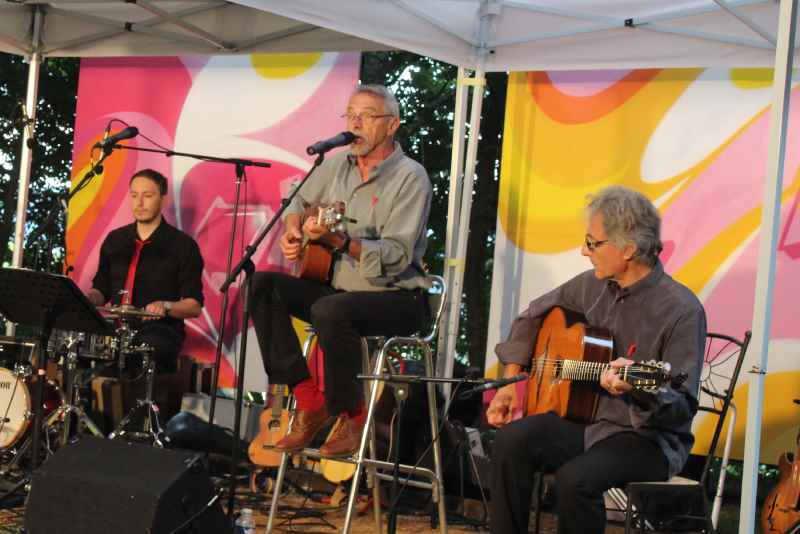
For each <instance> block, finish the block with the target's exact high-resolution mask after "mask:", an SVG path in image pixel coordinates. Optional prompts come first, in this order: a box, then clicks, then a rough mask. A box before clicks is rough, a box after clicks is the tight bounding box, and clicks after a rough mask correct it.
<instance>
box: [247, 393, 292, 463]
mask: <svg viewBox="0 0 800 534" xmlns="http://www.w3.org/2000/svg"><path fill="white" fill-rule="evenodd" d="M285 389H286V386H284V385H283V384H274V385H270V392H269V397H270V406H268V407H267V408H264V411H262V412H261V416H260V417H259V419H258V434H257V435H256V437H255V438H253V441H251V442H250V447H249V448H248V450H247V452H248V454H249V456H250V461H251V462H253V463H254V464H256V465H261V466H264V467H277V466H279V465H280V464H281V453H279V452H277V451H276V450H275V444H276V443H277V442H278V440H280V439H281V438H282V437H283V436H285V435H286V432H287V430H288V428H289V411H288V410H286V409H285V408H284V406H283V397H284V391H285Z"/></svg>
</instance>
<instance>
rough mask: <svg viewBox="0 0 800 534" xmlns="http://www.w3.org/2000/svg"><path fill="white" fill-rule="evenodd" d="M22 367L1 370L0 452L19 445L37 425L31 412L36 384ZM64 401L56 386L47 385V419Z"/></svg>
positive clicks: (45, 399) (49, 382)
mask: <svg viewBox="0 0 800 534" xmlns="http://www.w3.org/2000/svg"><path fill="white" fill-rule="evenodd" d="M29 374H30V373H25V372H23V371H22V369H21V368H20V367H18V368H17V369H16V370H15V371H10V370H8V369H5V368H0V450H2V449H7V448H8V447H12V446H14V445H15V444H16V443H17V442H19V441H20V440H21V439H22V437H23V436H24V435H25V433H26V432H27V431H28V427H29V426H30V425H31V423H32V422H33V413H32V411H31V406H32V402H31V401H32V400H33V391H34V387H35V383H34V382H33V380H32V379H31V378H30V376H29ZM62 402H63V399H62V397H61V393H60V392H59V390H58V388H57V387H56V386H55V384H54V383H53V382H51V381H49V380H48V381H47V382H45V384H44V401H43V402H42V407H43V409H44V412H43V413H44V417H47V416H49V415H50V414H51V413H53V411H54V410H56V409H57V408H58V407H59V406H60V405H61V404H62Z"/></svg>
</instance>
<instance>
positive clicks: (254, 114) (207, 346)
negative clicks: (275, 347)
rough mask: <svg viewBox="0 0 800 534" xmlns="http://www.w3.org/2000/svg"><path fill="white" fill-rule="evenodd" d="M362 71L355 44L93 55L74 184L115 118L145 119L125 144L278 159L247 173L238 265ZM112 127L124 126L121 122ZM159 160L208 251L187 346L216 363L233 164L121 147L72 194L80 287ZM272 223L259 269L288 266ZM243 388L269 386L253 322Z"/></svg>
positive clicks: (73, 259)
mask: <svg viewBox="0 0 800 534" xmlns="http://www.w3.org/2000/svg"><path fill="white" fill-rule="evenodd" d="M358 70H359V55H358V54H356V53H344V54H333V53H316V54H281V55H251V56H219V57H171V58H113V59H85V60H83V62H82V64H81V72H80V83H79V87H78V108H77V119H76V123H75V148H74V154H73V160H74V164H73V165H74V168H73V174H72V183H73V185H74V184H76V183H77V181H78V180H79V179H80V178H81V177H82V176H83V175H84V173H85V172H86V170H87V169H88V167H89V161H90V155H91V151H90V149H91V147H92V145H93V144H94V143H95V142H97V141H98V140H99V139H101V137H102V135H103V131H104V130H105V128H106V125H107V124H108V122H109V121H110V120H111V119H112V118H116V119H120V120H123V121H125V122H127V123H128V124H131V125H134V126H137V127H138V128H139V131H140V136H139V137H137V138H136V139H133V140H131V141H125V143H127V144H130V145H132V146H137V147H145V148H154V147H155V146H156V145H160V146H163V147H166V148H169V149H172V150H175V151H181V152H188V153H197V154H207V155H214V156H224V157H241V158H250V159H255V160H258V161H269V162H271V163H272V168H270V169H261V168H258V169H256V168H253V169H248V171H247V180H246V182H245V183H244V184H243V185H242V196H241V202H242V207H241V211H240V213H241V215H240V219H239V221H240V223H239V224H240V230H241V228H242V226H243V228H244V230H243V232H242V231H239V233H238V237H237V238H236V240H235V249H234V263H235V262H236V261H237V260H238V258H239V257H240V256H241V253H242V251H243V249H244V247H245V246H246V245H248V244H249V243H250V242H251V240H252V239H253V238H254V237H255V235H256V234H257V233H258V231H259V230H260V229H261V228H262V227H263V226H264V225H266V224H267V222H268V221H269V219H270V218H271V217H272V215H273V213H274V212H275V210H276V209H277V208H278V206H279V202H280V199H281V198H282V196H284V195H285V194H286V193H287V191H288V189H289V188H290V186H291V185H292V184H293V183H294V182H295V181H298V180H299V179H301V178H302V176H303V175H304V174H305V171H307V170H308V169H309V168H310V166H311V158H309V157H308V156H306V154H305V147H306V146H307V145H309V144H311V143H312V142H314V141H316V140H318V139H320V138H325V137H329V136H331V135H333V134H335V133H338V132H339V131H341V130H343V129H344V127H345V124H344V122H343V121H342V120H341V119H340V118H339V115H340V114H341V113H343V111H344V108H345V107H346V103H347V98H348V96H349V94H350V92H351V91H352V89H353V87H354V85H355V83H356V81H357V79H358ZM114 128H115V130H118V129H121V126H120V125H119V124H115V125H114ZM146 167H150V168H154V169H156V170H158V171H160V172H162V173H163V174H165V175H166V176H167V177H168V178H169V179H170V192H169V196H168V201H167V204H166V206H165V209H164V214H165V217H166V218H167V220H168V221H169V222H170V223H172V224H174V225H176V226H177V227H178V228H180V229H181V230H183V231H185V232H187V233H189V234H190V235H192V236H193V237H194V238H195V239H196V240H197V241H198V243H199V245H200V250H201V252H202V254H203V257H204V259H205V270H204V271H203V287H204V291H205V299H206V301H205V308H204V310H203V315H202V316H201V317H199V318H197V319H192V320H189V321H187V333H188V338H187V341H186V343H185V345H184V349H183V352H185V353H188V354H192V355H194V356H195V357H197V358H199V359H201V360H205V361H212V360H213V358H214V353H215V349H216V344H217V339H218V335H217V329H218V326H219V322H220V321H219V319H220V317H219V315H220V312H221V302H222V295H221V294H220V292H219V291H218V288H219V286H220V284H221V282H222V281H223V280H224V279H225V269H226V265H227V256H228V247H229V243H230V230H231V226H232V224H233V217H232V214H233V205H234V197H235V195H234V193H235V173H234V167H233V166H231V165H223V164H218V163H208V162H200V161H197V160H194V159H189V158H183V157H172V158H167V157H165V156H162V155H155V154H148V153H145V152H135V151H125V150H118V151H115V152H114V153H113V154H112V156H111V157H110V158H108V159H107V160H106V164H105V170H104V173H103V174H102V175H101V176H98V177H97V178H95V179H94V180H93V181H92V182H91V184H90V185H89V187H87V188H86V189H85V190H83V191H81V192H79V193H78V194H77V195H76V196H75V197H74V198H73V199H72V202H71V203H70V206H69V216H68V228H67V249H68V255H67V261H68V264H69V265H72V266H74V267H75V271H74V272H73V275H72V276H73V278H74V279H75V281H76V282H77V283H78V285H79V286H80V287H81V288H84V289H87V288H89V287H90V286H91V279H92V277H93V276H94V273H95V270H96V268H97V257H98V251H99V249H100V245H101V243H102V240H103V238H104V237H105V235H106V234H107V233H108V232H109V230H111V229H113V228H116V227H118V226H121V225H124V224H128V223H130V222H131V221H132V217H131V214H130V210H129V208H128V205H127V202H126V194H127V189H128V179H129V178H130V176H131V175H132V174H133V172H135V171H136V170H138V169H141V168H146ZM280 231H281V228H280V226H278V227H276V229H275V230H273V232H272V233H271V235H270V236H268V238H267V239H266V240H265V242H264V243H263V244H262V246H261V247H260V248H259V249H258V252H257V253H256V255H255V256H254V260H255V263H256V266H257V268H259V269H266V268H272V269H286V267H287V266H286V265H284V263H283V260H282V257H281V256H280V253H279V252H278V251H277V247H275V249H274V250H273V247H272V246H271V245H272V243H273V242H274V241H275V239H276V236H278V235H279V232H280ZM238 296H239V293H238V287H237V286H236V285H234V286H232V288H231V290H230V302H231V306H229V312H228V319H227V325H228V328H227V329H226V331H227V335H226V337H225V339H224V347H225V356H226V358H225V361H224V362H223V363H224V365H223V369H222V375H221V380H222V383H223V385H229V384H231V383H232V378H233V369H234V368H235V365H234V360H235V354H236V353H237V352H238V347H239V339H240V335H241V333H242V325H241V321H240V310H241V307H240V306H239V299H238ZM247 363H248V365H247V370H246V376H245V386H246V387H247V388H248V389H251V390H263V389H264V387H265V384H266V382H265V375H264V372H263V367H262V364H261V358H260V355H259V351H258V346H257V344H256V343H255V335H254V332H253V331H252V329H251V330H250V333H249V337H248V353H247Z"/></svg>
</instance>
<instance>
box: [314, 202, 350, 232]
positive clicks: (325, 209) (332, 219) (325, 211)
mask: <svg viewBox="0 0 800 534" xmlns="http://www.w3.org/2000/svg"><path fill="white" fill-rule="evenodd" d="M344 211H345V204H344V202H341V201H337V202H334V203H333V204H330V205H328V206H320V207H319V214H318V215H317V221H318V222H319V224H320V226H324V227H325V228H327V229H328V231H330V232H344V230H345V227H344V223H345V217H344Z"/></svg>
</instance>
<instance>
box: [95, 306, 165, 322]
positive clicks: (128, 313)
mask: <svg viewBox="0 0 800 534" xmlns="http://www.w3.org/2000/svg"><path fill="white" fill-rule="evenodd" d="M97 311H99V312H100V313H102V314H104V315H110V316H112V317H117V318H119V319H145V318H150V317H152V318H161V317H163V316H162V315H161V314H158V313H153V312H149V311H147V310H144V309H142V308H137V307H136V306H131V305H130V304H122V305H120V306H109V307H106V306H98V307H97Z"/></svg>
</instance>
